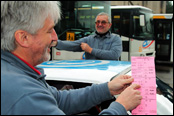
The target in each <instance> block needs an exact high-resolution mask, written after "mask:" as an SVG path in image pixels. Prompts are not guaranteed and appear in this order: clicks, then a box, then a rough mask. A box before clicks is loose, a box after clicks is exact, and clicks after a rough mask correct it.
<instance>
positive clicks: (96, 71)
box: [38, 60, 173, 115]
mask: <svg viewBox="0 0 174 116" xmlns="http://www.w3.org/2000/svg"><path fill="white" fill-rule="evenodd" d="M38 67H40V68H43V69H44V71H45V74H46V75H47V76H46V78H45V79H46V81H47V82H48V83H49V84H50V85H52V86H55V87H56V88H57V89H58V90H61V89H77V88H82V87H86V86H90V85H92V84H100V83H103V82H108V81H110V80H112V79H113V78H115V77H117V76H118V75H121V74H126V75H131V62H130V61H113V60H53V61H47V62H44V63H42V64H40V65H38ZM156 89H157V93H156V98H157V99H156V100H157V114H158V115H164V114H165V115H166V114H167V115H171V114H173V89H172V88H171V87H169V86H168V85H167V84H166V83H164V82H163V81H161V80H160V79H159V78H158V77H156ZM115 99H116V96H115V98H114V99H112V100H109V101H105V102H103V103H101V104H99V105H97V106H96V107H93V108H92V109H91V110H89V111H87V112H85V113H88V114H91V115H97V114H98V113H99V112H100V111H101V110H103V109H105V108H107V107H108V106H109V104H110V103H111V102H112V101H114V100H115ZM128 114H131V111H128Z"/></svg>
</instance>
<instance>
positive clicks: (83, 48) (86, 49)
mask: <svg viewBox="0 0 174 116" xmlns="http://www.w3.org/2000/svg"><path fill="white" fill-rule="evenodd" d="M80 46H81V48H82V50H84V51H85V52H88V53H90V54H91V52H92V48H91V47H90V46H89V45H88V44H87V43H81V45H80Z"/></svg>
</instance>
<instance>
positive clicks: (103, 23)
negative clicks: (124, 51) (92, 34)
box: [95, 15, 112, 34]
mask: <svg viewBox="0 0 174 116" xmlns="http://www.w3.org/2000/svg"><path fill="white" fill-rule="evenodd" d="M111 25H112V24H111V23H109V22H108V17H107V16H106V15H100V16H97V18H96V24H95V28H96V30H97V32H98V33H99V34H104V33H106V32H107V31H108V30H109V29H110V28H111Z"/></svg>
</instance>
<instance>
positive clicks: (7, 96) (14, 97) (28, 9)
mask: <svg viewBox="0 0 174 116" xmlns="http://www.w3.org/2000/svg"><path fill="white" fill-rule="evenodd" d="M58 19H60V9H59V3H58V4H57V2H55V1H54V2H52V1H42V2H41V1H1V115H31V114H32V115H51V114H52V115H65V114H75V113H79V112H82V111H85V110H88V109H89V108H91V107H92V106H94V105H97V104H99V103H101V102H102V101H105V100H108V99H111V98H112V95H116V94H120V93H121V92H122V91H123V90H124V91H123V92H122V93H121V94H120V96H119V97H118V99H117V100H116V101H114V102H113V103H112V104H111V105H110V106H109V108H108V109H106V110H104V111H102V112H101V113H100V114H126V111H127V110H131V109H133V108H135V107H136V106H137V105H139V104H140V101H141V99H142V96H141V95H140V92H139V91H138V90H136V88H139V87H140V86H139V85H136V84H133V85H131V86H129V87H127V86H128V85H130V84H131V83H132V82H133V78H132V77H130V76H126V75H122V76H119V77H117V78H115V79H113V80H112V81H110V82H106V83H103V84H99V85H92V86H89V87H86V88H82V89H78V90H69V91H68V90H64V91H57V89H56V88H55V87H52V86H49V85H48V84H47V83H46V81H45V76H46V75H45V74H44V71H43V69H41V68H37V67H36V65H38V64H40V63H42V62H44V61H47V60H49V58H50V48H51V47H52V46H55V45H56V42H57V39H58V38H57V34H56V32H55V30H54V26H55V24H56V23H57V21H58ZM126 87H127V88H126ZM125 88H126V89H125Z"/></svg>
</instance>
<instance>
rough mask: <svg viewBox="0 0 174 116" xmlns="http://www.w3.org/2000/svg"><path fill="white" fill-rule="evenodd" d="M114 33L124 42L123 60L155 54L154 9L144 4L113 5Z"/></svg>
mask: <svg viewBox="0 0 174 116" xmlns="http://www.w3.org/2000/svg"><path fill="white" fill-rule="evenodd" d="M111 16H112V30H111V31H112V33H116V34H118V35H120V37H121V39H122V44H123V52H122V54H121V58H120V60H121V61H130V60H131V56H155V41H154V31H153V13H152V10H151V9H149V8H146V7H142V6H111Z"/></svg>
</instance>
